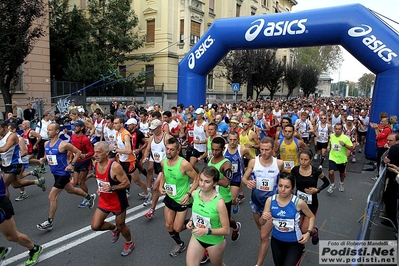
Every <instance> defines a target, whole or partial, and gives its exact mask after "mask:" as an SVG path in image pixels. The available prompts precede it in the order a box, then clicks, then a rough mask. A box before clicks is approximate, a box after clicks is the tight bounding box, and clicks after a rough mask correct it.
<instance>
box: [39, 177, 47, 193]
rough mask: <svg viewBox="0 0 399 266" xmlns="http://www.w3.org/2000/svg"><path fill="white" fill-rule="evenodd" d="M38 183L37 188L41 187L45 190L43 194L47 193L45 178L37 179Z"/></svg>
mask: <svg viewBox="0 0 399 266" xmlns="http://www.w3.org/2000/svg"><path fill="white" fill-rule="evenodd" d="M37 182H38V184H37V186H38V187H40V188H41V189H42V190H43V192H44V191H46V189H47V186H46V179H44V177H39V178H38V179H37Z"/></svg>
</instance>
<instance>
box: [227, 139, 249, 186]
mask: <svg viewBox="0 0 399 266" xmlns="http://www.w3.org/2000/svg"><path fill="white" fill-rule="evenodd" d="M240 148H241V146H240V145H238V147H237V151H236V152H235V153H233V154H231V153H229V149H227V148H226V150H225V152H224V158H226V159H228V160H229V161H230V162H231V170H233V177H232V178H231V180H230V181H231V182H241V179H242V176H243V174H244V160H243V158H242V156H241V154H240Z"/></svg>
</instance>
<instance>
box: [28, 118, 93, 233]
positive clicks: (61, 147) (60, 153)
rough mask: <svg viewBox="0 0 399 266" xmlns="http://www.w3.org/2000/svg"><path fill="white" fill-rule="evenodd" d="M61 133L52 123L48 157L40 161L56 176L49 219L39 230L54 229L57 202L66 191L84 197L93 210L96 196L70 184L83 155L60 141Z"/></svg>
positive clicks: (51, 195) (46, 145) (58, 127)
mask: <svg viewBox="0 0 399 266" xmlns="http://www.w3.org/2000/svg"><path fill="white" fill-rule="evenodd" d="M59 133H60V125H59V124H57V123H51V124H50V125H49V126H48V127H47V134H48V136H49V138H50V140H49V141H46V143H45V144H44V145H45V154H46V157H43V158H41V159H40V163H42V164H43V163H44V162H45V161H46V160H47V162H48V164H49V166H50V170H51V173H52V174H53V175H54V185H53V187H52V188H51V190H50V193H49V195H48V199H49V201H50V212H49V216H48V219H47V220H46V221H44V222H43V223H41V224H38V225H37V226H36V227H37V229H39V230H51V229H53V219H54V216H55V212H56V211H57V206H58V203H57V200H58V196H59V195H60V193H61V192H62V191H63V190H64V189H65V190H66V192H68V193H69V194H75V195H78V196H82V197H84V198H85V199H87V200H88V201H89V204H88V206H89V208H90V209H91V208H93V206H94V201H95V199H96V194H95V193H93V194H91V195H89V194H88V193H86V192H84V191H83V190H82V189H81V188H76V187H74V186H73V185H72V184H71V183H70V182H69V179H70V172H71V171H72V170H73V169H74V167H75V164H76V161H77V160H78V159H79V157H80V155H81V154H82V153H81V151H80V150H78V149H77V148H76V147H75V146H73V145H72V144H70V143H67V142H65V141H62V140H61V139H59V137H58V134H59ZM68 152H72V153H74V154H75V156H74V157H73V159H72V161H71V162H69V163H68V162H67V153H68Z"/></svg>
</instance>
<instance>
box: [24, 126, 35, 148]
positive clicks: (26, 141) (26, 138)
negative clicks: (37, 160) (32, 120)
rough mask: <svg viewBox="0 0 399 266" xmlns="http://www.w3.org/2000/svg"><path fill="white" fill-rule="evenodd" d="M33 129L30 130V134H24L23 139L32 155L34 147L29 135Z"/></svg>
mask: <svg viewBox="0 0 399 266" xmlns="http://www.w3.org/2000/svg"><path fill="white" fill-rule="evenodd" d="M31 130H32V129H29V131H28V133H24V134H22V137H23V138H24V140H25V144H26V146H27V147H28V153H32V152H33V145H32V141H31V140H30V139H29V133H30V131H31Z"/></svg>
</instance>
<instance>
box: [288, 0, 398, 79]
mask: <svg viewBox="0 0 399 266" xmlns="http://www.w3.org/2000/svg"><path fill="white" fill-rule="evenodd" d="M297 2H298V5H295V6H293V8H292V11H301V10H309V9H316V8H322V7H331V6H339V5H347V4H362V5H364V6H365V7H367V8H369V9H371V10H372V11H375V12H377V13H379V14H381V15H383V16H385V17H388V18H390V19H391V20H394V21H396V22H397V23H399V12H398V10H399V1H398V0H385V1H382V2H380V1H378V0H297ZM386 22H388V23H389V24H390V25H391V26H392V27H394V28H395V29H396V30H397V31H399V24H396V23H393V22H389V21H386ZM341 48H342V50H343V58H344V61H343V62H342V65H341V68H340V70H338V71H336V72H334V73H330V76H331V78H333V81H332V82H334V83H335V82H338V81H345V80H349V81H355V82H357V81H358V79H359V78H360V77H361V76H362V75H363V74H364V73H371V71H370V70H368V69H367V68H366V67H365V66H363V64H362V63H360V62H359V61H358V60H357V59H356V58H354V57H353V56H352V55H351V54H350V53H348V52H347V51H346V50H345V48H343V47H341Z"/></svg>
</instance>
